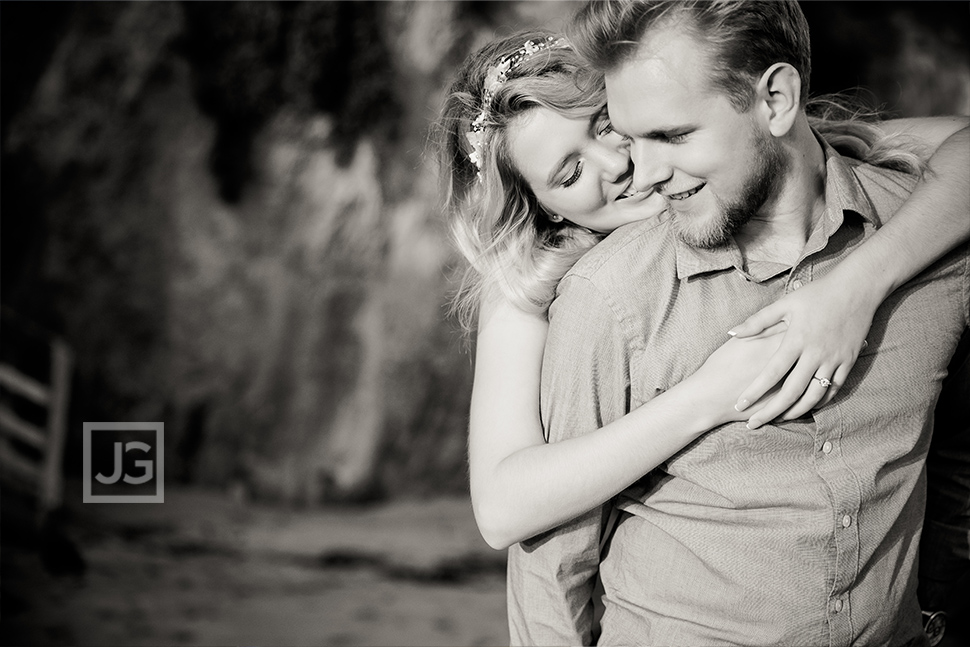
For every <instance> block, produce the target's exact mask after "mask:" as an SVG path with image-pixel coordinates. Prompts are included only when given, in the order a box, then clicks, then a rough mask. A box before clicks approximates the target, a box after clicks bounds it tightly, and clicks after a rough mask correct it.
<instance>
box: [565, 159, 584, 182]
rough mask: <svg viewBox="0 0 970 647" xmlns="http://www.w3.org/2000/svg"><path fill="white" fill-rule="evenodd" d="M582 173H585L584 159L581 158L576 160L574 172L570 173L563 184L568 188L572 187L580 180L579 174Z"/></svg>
mask: <svg viewBox="0 0 970 647" xmlns="http://www.w3.org/2000/svg"><path fill="white" fill-rule="evenodd" d="M582 173H583V160H579V161H578V162H576V169H575V170H574V171H573V174H572V175H570V176H569V177H568V178H566V179H565V180H564V181H563V183H562V185H563V186H564V187H566V188H569V187H571V186H572V185H574V184H576V181H577V180H579V176H580V175H582Z"/></svg>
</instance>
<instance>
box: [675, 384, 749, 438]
mask: <svg viewBox="0 0 970 647" xmlns="http://www.w3.org/2000/svg"><path fill="white" fill-rule="evenodd" d="M695 375H696V373H695V374H694V375H692V376H690V377H688V378H687V379H685V380H684V381H683V382H680V383H679V384H676V385H674V386H673V387H671V388H670V389H668V390H667V391H665V392H664V393H663V394H662V395H661V396H658V397H662V398H666V399H667V404H668V406H671V407H676V408H677V410H678V411H679V412H680V414H681V415H680V418H681V419H682V420H683V424H681V425H680V426H679V427H678V428H677V429H675V430H673V432H674V433H677V434H680V436H681V439H682V440H683V441H684V444H687V443H690V442H692V441H694V440H695V439H697V438H698V437H700V436H701V435H703V434H704V433H705V432H707V431H710V430H711V429H713V428H714V427H718V426H720V425H722V424H724V423H726V422H730V421H731V420H732V419H734V418H733V417H732V416H731V415H729V413H728V408H727V407H724V406H721V407H718V406H717V405H716V403H715V402H714V399H713V398H711V397H710V395H711V394H710V389H708V388H706V387H705V385H704V384H703V383H701V381H699V380H697V379H696V378H695Z"/></svg>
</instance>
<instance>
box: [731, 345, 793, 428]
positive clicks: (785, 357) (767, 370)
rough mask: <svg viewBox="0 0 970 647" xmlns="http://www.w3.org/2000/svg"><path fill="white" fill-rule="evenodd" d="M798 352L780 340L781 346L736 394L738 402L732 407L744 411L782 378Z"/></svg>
mask: <svg viewBox="0 0 970 647" xmlns="http://www.w3.org/2000/svg"><path fill="white" fill-rule="evenodd" d="M798 354H799V353H798V350H797V349H796V348H791V347H789V346H787V345H786V344H785V343H784V342H782V345H781V347H780V348H779V349H778V350H777V351H776V352H775V354H774V355H772V356H771V359H770V360H768V364H767V365H765V367H764V369H762V371H761V372H760V373H759V374H758V376H757V377H756V378H754V381H752V382H751V384H750V385H748V388H746V389H745V390H744V391H743V392H742V393H741V395H740V396H738V402H737V404H736V405H734V408H735V409H737V410H738V411H744V410H745V409H747V408H748V406H749V405H750V404H751V403H752V402H757V401H758V400H760V399H761V398H762V397H763V396H764V395H765V393H767V392H768V391H770V390H771V388H772V387H774V386H775V385H777V384H778V383H779V382H781V381H782V379H784V377H785V376H786V375H787V374H788V371H789V370H791V367H792V366H793V365H794V364H795V361H796V360H797V359H798Z"/></svg>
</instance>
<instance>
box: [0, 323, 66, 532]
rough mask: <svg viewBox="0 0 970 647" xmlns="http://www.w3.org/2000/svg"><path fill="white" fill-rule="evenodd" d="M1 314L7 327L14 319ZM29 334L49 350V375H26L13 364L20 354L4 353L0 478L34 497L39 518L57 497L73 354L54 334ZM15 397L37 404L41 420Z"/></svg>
mask: <svg viewBox="0 0 970 647" xmlns="http://www.w3.org/2000/svg"><path fill="white" fill-rule="evenodd" d="M2 316H3V318H4V319H5V320H6V321H5V322H4V323H6V324H8V326H7V328H8V331H9V329H10V325H9V324H10V323H11V321H12V320H13V319H14V317H13V316H12V315H11V314H10V313H9V312H8V311H6V310H4V312H3V315H2ZM30 334H31V336H32V337H33V338H34V339H35V340H36V339H37V338H41V344H39V347H40V348H41V349H44V348H46V349H49V362H50V373H49V377H48V379H46V380H42V379H38V378H36V377H31V376H30V375H28V374H27V373H25V372H24V370H23V369H22V368H21V367H19V366H15V362H16V360H17V358H19V357H22V356H23V354H22V353H9V352H4V356H5V357H4V361H2V362H0V389H3V390H4V391H5V392H6V393H4V394H3V395H4V397H3V398H2V399H0V479H2V480H3V483H4V485H6V486H8V487H16V488H18V489H20V490H23V491H25V492H26V493H27V494H29V495H30V496H33V497H36V500H37V508H38V518H39V519H40V518H43V516H44V515H45V514H46V513H47V512H49V511H51V510H54V509H56V508H57V507H58V506H60V504H61V501H62V497H63V479H62V459H63V454H64V440H65V436H66V432H67V408H68V403H69V401H70V390H71V372H72V370H73V364H74V354H73V352H72V351H71V349H70V347H69V346H68V345H67V344H66V343H65V342H64V341H63V340H61V339H59V338H57V337H54V336H52V335H48V334H46V333H42V332H38V331H36V329H34V330H32V331H30ZM4 337H5V339H3V340H0V343H3V344H8V343H13V344H16V343H17V342H18V340H17V339H16V338H14V339H11V338H10V337H11V335H10V334H9V332H8V333H6V334H5V335H4ZM35 346H36V345H35ZM11 357H12V358H13V359H11ZM18 399H22V401H26V402H28V403H30V404H31V405H34V406H35V407H39V408H40V409H41V410H42V411H43V414H44V415H43V416H42V417H43V418H46V424H38V423H37V422H36V421H33V420H28V419H27V418H28V417H27V416H25V415H23V414H21V413H19V412H18V407H17V400H18ZM19 409H24V407H23V406H20V407H19Z"/></svg>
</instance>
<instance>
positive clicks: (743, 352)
mask: <svg viewBox="0 0 970 647" xmlns="http://www.w3.org/2000/svg"><path fill="white" fill-rule="evenodd" d="M547 328H548V324H547V323H546V322H545V320H543V319H542V318H540V317H539V316H537V315H529V314H526V313H524V312H522V311H521V310H519V309H517V308H516V307H515V306H513V305H511V304H509V303H506V302H502V303H497V304H494V303H493V304H491V305H489V307H487V308H486V309H485V310H484V311H483V314H482V317H481V321H480V325H479V333H478V340H477V349H476V366H475V381H474V388H473V392H472V404H471V420H470V428H469V465H470V475H471V494H472V505H473V508H474V511H475V518H476V520H477V522H478V526H479V530H480V531H481V533H482V536H483V537H484V538H485V541H487V542H488V544H489V545H491V546H492V547H493V548H505V547H507V546H509V545H511V544H513V543H515V542H517V541H521V540H523V539H527V538H529V537H532V536H533V535H535V534H537V533H539V532H542V531H544V530H548V529H550V528H553V527H555V526H557V525H559V524H561V523H563V522H565V521H567V520H569V519H572V518H574V517H576V516H577V515H579V514H581V513H583V512H585V511H587V510H589V509H591V508H594V507H596V506H598V505H600V504H602V503H603V502H604V501H606V500H608V499H609V498H611V497H612V496H614V495H616V494H617V493H618V492H620V491H622V490H623V489H624V488H626V487H627V486H629V485H630V484H631V483H633V482H635V481H636V480H637V479H639V478H640V477H642V476H643V475H644V474H646V473H647V472H649V471H650V470H651V469H653V468H654V467H656V466H657V465H659V464H660V463H661V462H663V461H665V460H667V459H668V458H670V456H672V455H673V454H674V453H676V452H677V451H678V450H680V449H682V448H683V447H684V446H685V445H687V444H688V443H690V442H691V441H692V440H694V439H695V438H697V437H698V436H700V435H701V434H702V433H703V432H705V431H707V430H708V429H710V428H712V427H715V426H717V425H718V424H721V423H723V422H728V421H729V420H742V419H745V418H747V416H748V415H749V414H748V413H744V414H739V413H738V412H737V411H735V410H734V403H735V401H736V400H737V396H738V395H739V393H740V385H744V384H747V383H748V382H749V381H750V380H751V379H753V378H754V376H755V375H756V374H757V373H758V372H759V371H760V370H761V368H762V367H763V366H764V365H765V363H766V362H767V361H768V358H769V357H770V356H771V355H772V354H773V353H774V351H775V350H776V349H777V346H778V342H779V341H780V338H781V335H774V336H772V335H763V336H759V337H756V338H751V339H746V340H731V341H729V342H728V343H727V344H725V345H724V346H722V347H721V349H719V350H718V351H716V352H715V353H714V354H713V355H711V357H710V358H709V359H708V360H707V361H706V362H705V364H704V366H703V367H702V368H701V369H699V370H698V371H697V372H696V373H695V374H694V375H692V376H691V377H689V378H687V379H686V380H684V381H683V382H681V383H680V384H678V385H676V386H675V387H673V388H671V389H669V390H668V391H667V392H665V393H663V394H661V395H660V396H658V397H656V398H654V399H653V400H651V401H650V402H648V403H646V404H644V405H643V406H641V407H639V408H638V409H636V410H634V411H632V412H631V413H629V414H627V415H626V416H624V417H623V418H621V419H619V420H616V421H614V422H612V423H610V424H608V425H606V426H605V427H603V428H602V429H599V430H596V431H593V432H591V433H589V434H586V435H584V436H580V437H577V438H571V439H569V440H565V441H562V442H558V443H551V444H546V443H545V442H544V440H543V433H542V425H541V423H540V420H539V378H540V374H541V365H542V354H543V348H544V346H545V340H546V331H547ZM755 410H756V409H755Z"/></svg>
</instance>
